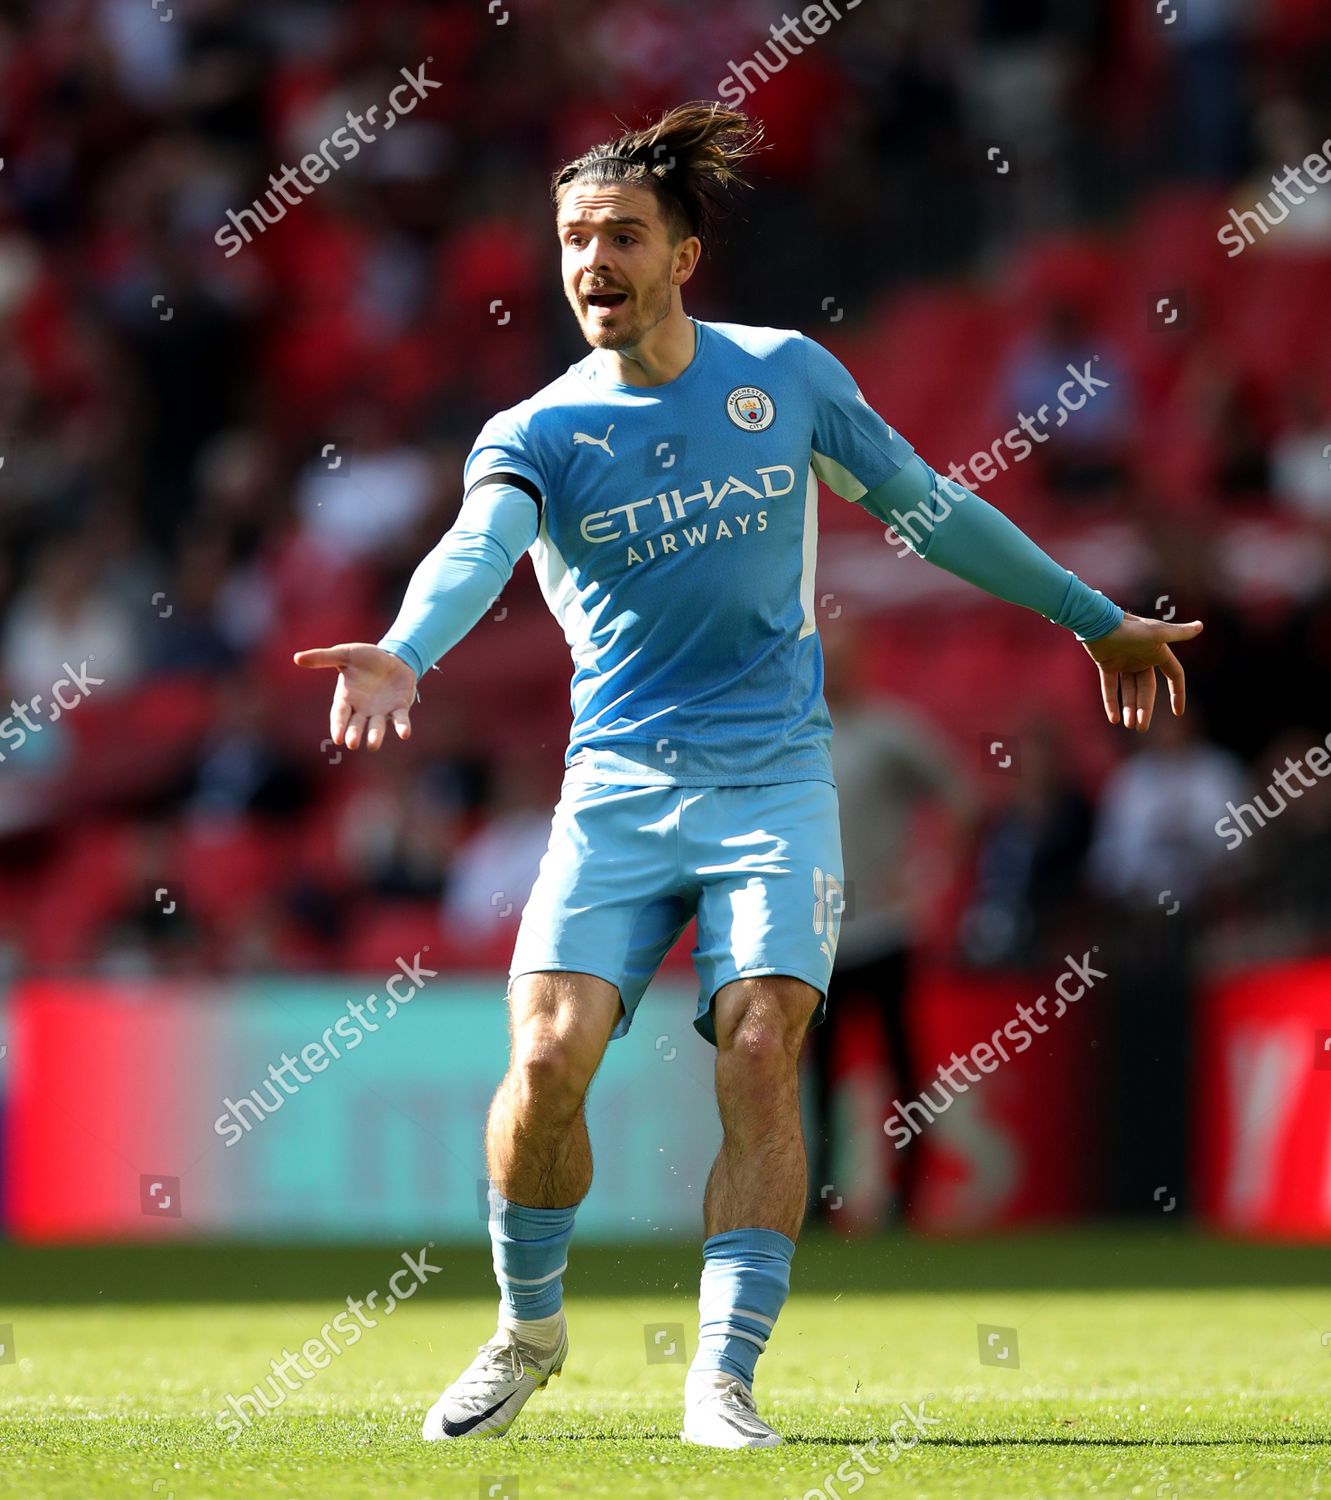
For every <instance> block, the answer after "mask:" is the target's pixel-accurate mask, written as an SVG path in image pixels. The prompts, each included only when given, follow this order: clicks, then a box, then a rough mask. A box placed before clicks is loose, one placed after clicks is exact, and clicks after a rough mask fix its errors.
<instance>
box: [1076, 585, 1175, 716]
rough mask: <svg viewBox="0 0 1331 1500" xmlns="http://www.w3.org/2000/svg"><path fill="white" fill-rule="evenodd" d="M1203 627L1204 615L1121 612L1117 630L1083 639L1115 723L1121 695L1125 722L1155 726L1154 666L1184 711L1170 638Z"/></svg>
mask: <svg viewBox="0 0 1331 1500" xmlns="http://www.w3.org/2000/svg"><path fill="white" fill-rule="evenodd" d="M1201 629H1202V622H1201V621H1200V620H1191V621H1189V622H1188V623H1187V624H1186V625H1175V624H1173V623H1171V622H1170V621H1167V620H1148V619H1145V618H1143V617H1142V616H1141V615H1129V614H1125V615H1124V616H1123V623H1122V624H1121V625H1120V626H1119V627H1118V629H1117V630H1112V631H1110V633H1109V634H1108V635H1102V636H1101V637H1100V638H1099V640H1095V641H1083V642H1082V645H1083V646H1084V647H1085V648H1086V651H1087V654H1088V655H1089V656H1090V658H1091V660H1092V661H1093V662H1094V663H1095V664H1096V666H1097V667H1099V669H1100V696H1101V697H1102V698H1103V700H1104V705H1105V715H1106V717H1107V718H1108V720H1109V722H1110V723H1111V724H1117V723H1118V722H1119V712H1118V700H1119V694H1120V693H1122V696H1123V727H1124V728H1125V729H1139V730H1145V729H1149V728H1150V727H1151V714H1152V711H1153V710H1154V708H1155V686H1156V684H1155V669H1156V668H1157V667H1159V669H1160V670H1161V671H1162V672H1163V673H1164V674H1165V681H1166V682H1167V683H1168V684H1169V706H1170V708H1171V709H1172V710H1173V712H1174V714H1175V716H1177V715H1179V714H1181V713H1182V712H1183V706H1184V699H1185V692H1184V681H1183V668H1182V667H1181V666H1180V665H1179V659H1178V657H1177V656H1175V655H1174V653H1173V652H1172V651H1171V650H1170V649H1169V645H1170V642H1171V641H1190V640H1192V638H1193V637H1194V636H1195V635H1199V634H1200V633H1201Z"/></svg>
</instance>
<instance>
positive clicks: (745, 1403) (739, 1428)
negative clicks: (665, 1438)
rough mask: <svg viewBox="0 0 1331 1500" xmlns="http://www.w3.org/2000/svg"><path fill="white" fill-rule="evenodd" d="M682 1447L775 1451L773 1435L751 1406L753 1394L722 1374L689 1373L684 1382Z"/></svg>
mask: <svg viewBox="0 0 1331 1500" xmlns="http://www.w3.org/2000/svg"><path fill="white" fill-rule="evenodd" d="M680 1437H681V1438H683V1440H684V1441H685V1442H686V1443H698V1444H700V1445H701V1446H702V1447H704V1448H775V1447H776V1445H777V1444H778V1443H779V1442H780V1441H781V1434H780V1433H777V1432H773V1431H772V1429H771V1428H770V1427H769V1426H768V1425H767V1423H766V1422H764V1421H763V1420H762V1418H761V1417H759V1415H758V1413H757V1411H756V1410H755V1408H754V1405H753V1392H752V1391H751V1390H750V1389H749V1387H748V1386H746V1385H744V1384H743V1383H742V1382H741V1381H739V1380H736V1378H735V1377H734V1376H733V1375H727V1374H726V1372H725V1371H724V1370H690V1371H689V1373H688V1375H687V1376H686V1377H685V1380H684V1431H683V1432H681V1433H680Z"/></svg>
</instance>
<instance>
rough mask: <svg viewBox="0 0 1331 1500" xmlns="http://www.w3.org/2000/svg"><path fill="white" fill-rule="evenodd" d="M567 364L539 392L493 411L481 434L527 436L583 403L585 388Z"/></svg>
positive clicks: (564, 416)
mask: <svg viewBox="0 0 1331 1500" xmlns="http://www.w3.org/2000/svg"><path fill="white" fill-rule="evenodd" d="M576 370H577V366H576V365H570V366H569V368H568V369H567V370H565V371H564V372H563V374H562V375H557V376H556V377H555V378H554V379H553V380H552V381H550V382H549V383H548V384H547V385H543V386H542V387H541V389H540V390H539V391H536V392H535V393H534V394H532V395H530V396H527V397H526V398H525V399H524V400H522V401H519V402H517V403H516V404H515V405H513V406H509V407H505V408H504V410H503V411H497V412H495V414H494V416H492V417H491V418H490V419H489V421H488V422H486V424H485V426H484V427H483V428H482V429H481V431H482V435H483V436H494V435H497V434H504V435H511V436H529V435H534V434H537V433H539V432H541V431H542V430H544V429H548V428H549V427H550V426H551V425H555V424H559V423H562V422H565V421H567V420H568V416H569V413H570V412H571V410H572V409H573V408H574V407H576V406H579V405H585V404H586V388H585V386H583V385H582V384H581V383H580V382H579V381H578V378H577V374H576Z"/></svg>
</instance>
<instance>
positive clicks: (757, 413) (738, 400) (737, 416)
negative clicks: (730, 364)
mask: <svg viewBox="0 0 1331 1500" xmlns="http://www.w3.org/2000/svg"><path fill="white" fill-rule="evenodd" d="M726 412H727V413H728V415H729V417H730V420H731V421H732V422H733V423H734V424H735V426H736V427H742V428H743V429H744V430H745V432H762V431H763V430H764V429H765V428H768V427H770V426H771V425H772V423H773V421H774V420H775V418H776V402H775V401H773V400H772V398H771V397H770V396H769V395H768V394H767V392H766V391H763V390H759V388H758V387H757V386H756V385H741V386H736V387H735V389H734V390H733V391H731V393H730V394H729V395H728V396H727V397H726Z"/></svg>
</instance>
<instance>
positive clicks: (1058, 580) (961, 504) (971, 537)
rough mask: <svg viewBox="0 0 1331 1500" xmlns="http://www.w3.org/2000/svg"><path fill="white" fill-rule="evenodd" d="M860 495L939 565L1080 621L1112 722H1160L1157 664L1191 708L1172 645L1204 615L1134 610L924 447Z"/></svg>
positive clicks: (1053, 615)
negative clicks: (927, 455)
mask: <svg viewBox="0 0 1331 1500" xmlns="http://www.w3.org/2000/svg"><path fill="white" fill-rule="evenodd" d="M860 504H862V505H863V506H864V507H865V509H866V510H869V511H870V512H871V513H872V514H874V515H876V516H878V517H879V518H880V519H881V520H884V521H886V522H887V523H888V524H889V525H890V526H891V527H892V528H893V529H894V531H895V532H896V533H897V535H898V537H899V538H900V539H901V540H902V541H903V542H904V543H905V544H906V545H907V546H908V547H909V548H910V549H911V550H912V551H913V552H916V553H918V554H919V555H920V556H921V557H923V558H924V559H925V560H926V561H928V562H931V563H933V564H934V565H935V566H936V567H940V568H943V569H945V570H946V571H947V572H949V573H954V574H956V576H957V577H958V578H964V579H965V580H966V581H967V582H968V583H973V584H974V585H975V586H976V587H977V588H981V589H984V590H985V592H986V593H990V594H993V595H995V596H996V597H997V598H999V599H1006V600H1007V601H1008V602H1010V603H1012V604H1020V605H1023V606H1025V607H1026V608H1027V609H1033V610H1035V611H1036V612H1037V613H1038V614H1042V615H1043V616H1044V617H1045V618H1046V619H1047V620H1052V621H1053V622H1054V623H1055V624H1056V625H1062V626H1065V627H1066V628H1067V629H1068V630H1071V631H1072V632H1073V634H1074V635H1075V636H1076V637H1077V639H1078V640H1079V641H1080V642H1081V643H1082V645H1083V646H1085V648H1086V650H1087V652H1088V653H1089V654H1090V656H1091V658H1092V660H1093V661H1094V662H1095V663H1096V665H1097V666H1098V667H1099V669H1100V691H1101V698H1102V700H1103V702H1104V707H1105V713H1106V714H1107V715H1108V717H1109V722H1110V723H1111V724H1118V723H1120V722H1121V723H1122V724H1123V726H1124V727H1125V728H1127V729H1138V730H1144V729H1146V728H1148V727H1149V726H1150V722H1151V714H1152V711H1153V709H1154V707H1155V692H1156V683H1155V669H1156V668H1157V667H1159V669H1160V670H1161V671H1162V672H1163V673H1164V674H1165V677H1166V679H1167V681H1168V683H1169V694H1170V701H1171V704H1172V706H1173V710H1174V712H1175V714H1181V713H1182V712H1183V702H1184V684H1183V668H1182V667H1181V666H1180V665H1179V661H1178V658H1177V657H1176V656H1175V655H1174V653H1173V652H1172V651H1171V650H1170V649H1169V645H1170V642H1177V641H1187V640H1191V639H1192V637H1193V636H1195V635H1197V634H1198V633H1199V632H1200V630H1201V628H1202V624H1201V621H1200V620H1193V621H1191V622H1190V623H1188V624H1177V625H1175V624H1170V623H1168V622H1166V621H1164V620H1147V619H1143V618H1142V617H1141V616H1140V615H1130V614H1126V613H1125V612H1124V611H1123V610H1122V609H1120V608H1119V606H1118V605H1117V604H1115V603H1114V602H1113V600H1111V599H1107V598H1106V597H1105V596H1104V595H1103V594H1102V593H1100V592H1099V591H1098V590H1097V589H1093V588H1090V587H1088V586H1087V585H1086V584H1084V583H1083V582H1082V581H1081V579H1080V578H1078V577H1077V576H1076V574H1075V573H1071V572H1069V571H1068V569H1066V568H1064V567H1061V566H1060V565H1059V564H1058V563H1056V562H1055V561H1054V559H1053V558H1052V557H1050V556H1049V554H1048V553H1046V552H1043V551H1041V549H1040V548H1039V547H1037V546H1036V545H1035V543H1034V542H1033V541H1031V539H1030V538H1029V537H1028V536H1027V535H1026V534H1025V532H1024V531H1022V530H1021V528H1020V527H1018V526H1016V525H1014V524H1013V523H1012V522H1011V521H1010V520H1008V518H1007V517H1006V516H1005V515H1004V514H1003V513H1002V512H1001V511H999V510H996V509H995V508H994V507H993V506H992V505H990V504H989V503H988V502H987V501H985V500H983V499H981V498H980V496H979V495H977V494H976V493H975V492H974V491H973V490H969V489H966V488H965V487H964V486H962V485H960V484H957V483H956V482H955V481H953V480H950V479H943V478H940V477H939V476H938V475H937V474H936V473H935V472H934V471H933V470H932V469H931V468H930V467H929V465H928V464H926V463H925V462H924V461H923V459H921V458H920V457H919V456H918V455H915V454H912V455H911V456H910V458H909V459H908V460H907V462H906V463H905V464H904V465H903V466H902V468H901V469H900V470H899V471H898V472H897V473H896V474H895V475H894V476H893V477H892V478H891V479H890V480H888V481H887V482H886V483H885V484H882V485H880V486H879V487H878V488H877V489H876V490H874V491H872V492H871V493H869V494H867V495H865V496H864V497H863V499H862V500H861V501H860ZM1120 692H1121V693H1122V698H1123V710H1122V715H1121V717H1120V713H1119V707H1118V700H1119V694H1120Z"/></svg>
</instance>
